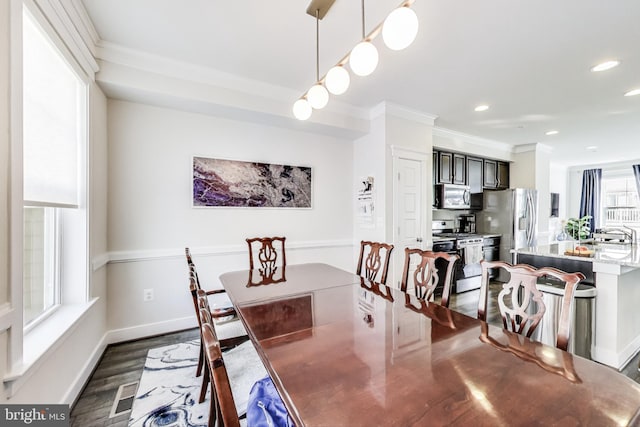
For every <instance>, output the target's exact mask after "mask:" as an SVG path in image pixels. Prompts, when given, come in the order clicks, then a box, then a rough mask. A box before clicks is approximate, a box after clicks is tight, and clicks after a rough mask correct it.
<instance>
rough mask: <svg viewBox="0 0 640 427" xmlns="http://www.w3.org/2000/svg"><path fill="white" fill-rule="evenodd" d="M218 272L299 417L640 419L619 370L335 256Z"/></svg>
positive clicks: (322, 421) (502, 421) (388, 422)
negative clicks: (336, 261)
mask: <svg viewBox="0 0 640 427" xmlns="http://www.w3.org/2000/svg"><path fill="white" fill-rule="evenodd" d="M281 269H282V270H281V271H280V273H281V274H282V276H279V278H280V279H282V277H284V279H283V280H280V279H279V280H278V281H274V283H268V282H269V281H268V280H267V281H266V282H265V281H263V283H261V284H259V285H256V283H260V280H259V276H260V272H259V271H257V270H256V271H249V270H244V271H236V272H230V273H225V274H223V275H221V276H220V280H221V282H222V284H223V286H224V288H225V289H226V290H227V293H228V294H229V297H230V298H231V301H232V302H233V304H234V305H235V307H236V309H237V311H238V314H239V316H240V319H241V320H242V322H243V323H244V325H245V327H246V329H247V331H248V333H249V336H250V338H251V340H252V342H253V343H254V345H255V347H256V350H257V351H258V353H259V355H260V357H261V359H262V361H263V363H264V365H265V367H266V369H267V371H268V373H269V375H270V376H271V378H272V379H273V382H274V384H275V386H276V389H277V390H278V392H279V394H280V395H281V397H282V400H283V401H284V403H285V405H286V407H287V409H288V410H289V414H290V416H291V418H292V419H293V421H294V422H295V424H296V425H298V426H413V425H416V426H417V425H419V426H432V425H434V426H436V425H460V426H472V425H473V426H480V425H486V426H514V425H522V426H525V425H526V426H530V425H544V426H547V425H570V426H576V425H583V426H625V425H638V424H639V422H640V420H639V418H640V415H639V413H640V386H639V385H638V384H636V383H635V382H633V381H632V380H630V379H629V378H627V377H626V376H624V375H622V374H620V373H618V372H617V371H615V370H613V369H611V368H609V367H606V366H604V365H600V364H598V363H596V362H593V361H590V360H588V359H584V358H582V357H579V356H575V355H573V354H570V353H567V352H564V351H561V350H559V349H556V348H555V347H550V346H547V345H544V344H542V343H539V342H535V341H531V340H529V339H527V338H526V337H523V336H520V335H516V334H513V333H510V332H508V331H506V330H504V329H502V328H501V327H498V326H494V325H490V324H487V323H485V322H482V321H479V320H477V319H475V318H472V317H469V316H466V315H463V314H461V313H457V312H455V311H452V310H449V309H447V308H445V307H442V306H440V305H438V304H435V303H432V302H425V301H423V300H420V299H417V298H416V297H414V296H412V295H410V294H405V293H403V292H401V291H399V290H397V289H395V288H390V287H387V286H384V285H380V284H377V283H372V282H369V281H366V280H364V279H362V278H360V277H359V276H356V275H355V274H352V273H350V272H347V271H344V270H341V269H338V268H336V267H333V266H330V265H327V264H300V265H288V266H286V267H284V268H281Z"/></svg>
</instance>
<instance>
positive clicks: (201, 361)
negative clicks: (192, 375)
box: [196, 339, 204, 377]
mask: <svg viewBox="0 0 640 427" xmlns="http://www.w3.org/2000/svg"><path fill="white" fill-rule="evenodd" d="M203 365H204V347H203V346H202V339H201V340H200V354H199V355H198V368H197V369H196V377H199V376H200V374H202V366H203Z"/></svg>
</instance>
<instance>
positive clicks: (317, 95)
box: [307, 9, 329, 110]
mask: <svg viewBox="0 0 640 427" xmlns="http://www.w3.org/2000/svg"><path fill="white" fill-rule="evenodd" d="M319 14H320V10H318V9H316V84H315V85H313V86H312V87H311V89H309V91H308V92H307V99H308V100H309V104H311V107H312V108H315V109H316V110H319V109H321V108H324V107H325V106H326V105H327V102H329V92H327V89H325V87H324V86H323V85H322V82H321V81H320V18H319V17H318V16H319Z"/></svg>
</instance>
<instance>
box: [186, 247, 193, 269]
mask: <svg viewBox="0 0 640 427" xmlns="http://www.w3.org/2000/svg"><path fill="white" fill-rule="evenodd" d="M184 255H185V257H186V258H187V265H188V266H191V265H193V258H191V250H190V249H189V247H186V248H184Z"/></svg>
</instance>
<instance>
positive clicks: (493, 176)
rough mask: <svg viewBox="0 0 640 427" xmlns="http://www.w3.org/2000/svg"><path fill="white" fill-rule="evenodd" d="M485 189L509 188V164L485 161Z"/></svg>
mask: <svg viewBox="0 0 640 427" xmlns="http://www.w3.org/2000/svg"><path fill="white" fill-rule="evenodd" d="M483 187H484V188H488V189H492V190H506V189H507V188H509V163H508V162H501V161H499V160H489V159H484V177H483Z"/></svg>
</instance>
